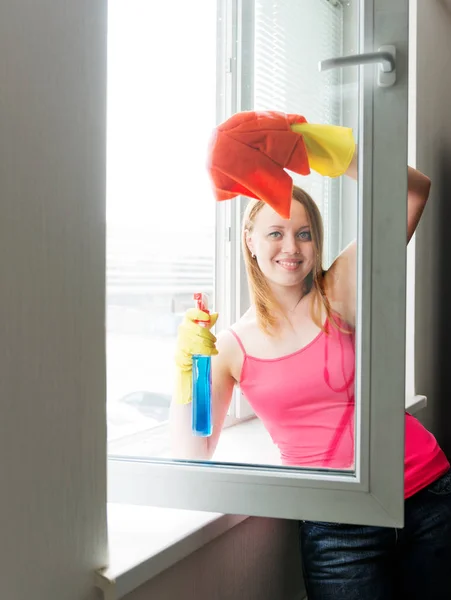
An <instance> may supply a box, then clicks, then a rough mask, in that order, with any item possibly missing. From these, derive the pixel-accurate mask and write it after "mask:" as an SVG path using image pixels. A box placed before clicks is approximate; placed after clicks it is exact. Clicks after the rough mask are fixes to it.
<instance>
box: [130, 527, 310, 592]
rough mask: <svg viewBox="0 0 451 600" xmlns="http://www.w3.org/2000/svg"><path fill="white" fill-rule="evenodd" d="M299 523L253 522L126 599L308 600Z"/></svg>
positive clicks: (202, 550) (201, 550)
mask: <svg viewBox="0 0 451 600" xmlns="http://www.w3.org/2000/svg"><path fill="white" fill-rule="evenodd" d="M297 535H298V534H297V523H296V522H294V521H284V520H281V519H263V518H250V519H247V520H246V521H244V522H243V523H241V524H239V525H237V526H236V527H234V528H233V529H231V530H230V531H228V532H227V533H225V534H224V535H222V536H221V537H219V538H217V539H216V540H214V541H213V542H211V543H210V544H208V545H207V546H204V548H201V549H200V550H198V551H197V552H196V553H194V554H192V555H191V556H189V557H187V558H186V559H185V560H183V561H181V562H180V563H178V564H177V565H175V566H174V567H172V568H171V569H168V570H167V571H164V572H163V573H161V574H160V575H159V576H157V577H156V578H155V579H153V580H152V581H150V582H148V583H147V584H145V585H143V586H141V587H140V588H138V589H137V590H135V591H134V592H132V593H130V594H128V595H127V596H125V599H124V600H151V599H152V600H153V599H154V598H158V600H174V599H176V598H183V600H200V599H201V600H203V599H204V598H205V599H208V600H303V598H305V591H304V587H303V584H302V575H301V562H300V560H301V559H300V554H299V551H298V549H297Z"/></svg>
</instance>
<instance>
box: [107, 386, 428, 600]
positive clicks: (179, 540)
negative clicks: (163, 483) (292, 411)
mask: <svg viewBox="0 0 451 600" xmlns="http://www.w3.org/2000/svg"><path fill="white" fill-rule="evenodd" d="M426 405H427V399H426V397H425V396H414V397H413V398H410V399H408V400H407V401H406V410H407V411H408V412H409V413H411V414H414V413H416V412H418V411H419V410H421V409H423V408H425V407H426ZM243 428H246V436H245V439H246V440H247V442H248V443H247V444H246V446H247V447H246V451H251V449H254V450H255V448H256V447H258V444H256V443H255V440H256V439H257V437H258V438H259V444H260V446H259V452H258V454H259V456H258V460H257V456H253V455H249V457H247V458H248V460H249V462H254V463H258V462H260V463H262V462H268V461H270V463H272V464H274V458H275V454H274V449H273V447H272V446H271V444H270V443H269V442H268V439H269V438H268V436H267V434H266V432H265V431H264V430H262V428H261V426H260V427H259V422H258V421H257V420H255V419H254V420H252V421H246V422H244V423H243V424H241V425H238V426H236V427H231V428H229V429H227V430H225V431H224V433H226V432H227V435H224V436H223V437H222V439H221V444H220V445H218V449H217V452H216V453H215V459H221V455H222V453H224V456H227V458H228V460H230V452H231V451H232V449H233V448H235V449H236V448H237V447H239V444H237V443H236V433H237V432H238V431H237V430H238V429H239V431H240V437H241V433H242V432H243ZM233 430H235V432H234V431H233ZM262 448H264V452H263V454H262ZM241 460H243V457H242V454H241ZM246 518H247V517H246V516H237V515H225V514H220V513H207V512H201V511H185V510H177V509H166V508H157V507H153V506H129V505H120V504H109V505H108V533H109V549H110V565H109V567H107V568H105V569H101V570H99V571H97V572H96V575H95V577H96V580H95V583H96V586H97V587H98V588H99V589H100V590H102V592H103V595H104V600H119V599H120V598H123V597H124V596H125V595H126V594H128V593H129V592H131V591H132V590H134V589H136V588H137V587H139V586H140V585H143V584H144V583H145V582H146V581H149V580H150V579H152V578H153V577H155V576H156V575H158V574H159V573H161V572H162V571H164V570H165V569H168V568H169V567H171V566H173V565H174V564H176V563H177V562H179V561H180V560H182V559H183V558H185V557H187V556H189V555H190V554H192V553H193V552H195V551H196V550H198V549H199V548H201V547H202V546H204V545H205V544H207V543H208V542H211V541H212V540H214V539H215V538H216V537H219V536H220V535H221V534H222V533H225V532H226V531H227V530H229V529H231V528H232V527H234V526H235V525H238V524H239V523H241V522H242V521H244V520H245V519H246Z"/></svg>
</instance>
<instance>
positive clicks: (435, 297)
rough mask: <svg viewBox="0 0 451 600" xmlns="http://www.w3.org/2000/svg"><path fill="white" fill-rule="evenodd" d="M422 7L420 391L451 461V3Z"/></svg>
mask: <svg viewBox="0 0 451 600" xmlns="http://www.w3.org/2000/svg"><path fill="white" fill-rule="evenodd" d="M416 4H417V8H418V13H417V24H416V28H417V35H416V36H415V37H416V40H417V45H416V49H415V50H416V54H417V69H416V80H417V81H416V105H417V110H416V120H415V124H414V125H415V129H416V166H417V168H418V169H420V170H421V171H424V173H426V174H427V175H428V176H429V177H430V178H431V179H432V189H431V196H430V200H429V202H428V206H427V208H426V210H425V213H424V216H423V219H422V221H421V223H420V226H419V229H418V232H417V241H416V295H415V301H416V309H417V310H416V327H415V336H416V339H415V346H416V361H415V371H416V388H417V392H418V393H422V394H426V395H427V396H428V400H429V406H428V408H427V410H426V411H424V414H423V416H422V421H423V423H424V424H425V425H426V426H427V427H428V428H429V429H430V430H431V431H433V433H434V434H435V435H436V436H437V438H438V440H439V442H440V443H441V445H442V447H443V448H444V450H445V451H446V452H447V454H448V457H451V280H450V274H451V232H450V224H451V110H450V105H451V2H449V1H446V0H436V1H434V2H431V0H416V1H415V2H412V1H411V9H413V10H414V9H415V5H416Z"/></svg>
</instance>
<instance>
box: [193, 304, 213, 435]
mask: <svg viewBox="0 0 451 600" xmlns="http://www.w3.org/2000/svg"><path fill="white" fill-rule="evenodd" d="M194 300H196V306H197V308H198V309H199V310H202V311H203V312H205V313H207V315H209V314H210V312H209V310H208V298H207V296H206V295H205V294H194ZM195 322H196V323H198V324H199V325H200V326H202V327H207V326H208V321H195ZM192 398H193V401H192V432H193V435H197V436H201V437H209V436H210V435H211V434H212V422H211V357H210V356H203V355H201V354H194V355H193V390H192Z"/></svg>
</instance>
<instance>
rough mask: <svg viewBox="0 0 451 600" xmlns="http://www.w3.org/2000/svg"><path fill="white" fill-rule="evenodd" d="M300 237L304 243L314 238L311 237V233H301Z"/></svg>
mask: <svg viewBox="0 0 451 600" xmlns="http://www.w3.org/2000/svg"><path fill="white" fill-rule="evenodd" d="M298 235H299V237H300V239H301V240H303V241H310V240H311V239H312V236H311V235H310V231H301V232H300V233H299V234H298Z"/></svg>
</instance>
